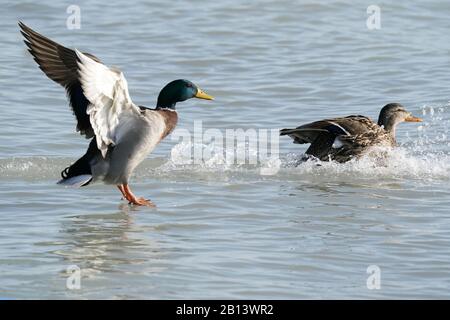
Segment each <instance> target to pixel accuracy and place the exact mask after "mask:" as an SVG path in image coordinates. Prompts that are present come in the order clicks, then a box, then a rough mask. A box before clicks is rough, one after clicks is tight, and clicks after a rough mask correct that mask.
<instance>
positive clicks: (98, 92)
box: [19, 22, 139, 157]
mask: <svg viewBox="0 0 450 320" xmlns="http://www.w3.org/2000/svg"><path fill="white" fill-rule="evenodd" d="M19 26H20V28H21V33H22V35H23V36H24V37H25V44H26V45H27V46H28V49H29V50H28V51H29V52H30V53H31V54H32V55H33V57H34V60H35V61H36V62H37V63H38V65H39V67H40V69H41V70H42V71H44V73H45V74H46V75H47V76H48V77H49V78H50V79H52V80H53V81H55V82H57V83H59V84H60V85H62V86H63V87H64V88H65V89H66V91H67V95H68V98H69V100H70V105H71V107H72V110H73V112H74V114H75V116H76V118H77V131H80V133H81V134H82V135H85V136H86V137H87V138H91V137H93V136H94V135H95V136H96V141H97V147H98V149H99V150H100V151H101V152H102V155H103V157H105V155H106V152H107V150H108V146H109V145H110V144H114V143H115V136H116V132H115V131H116V129H117V126H118V123H119V116H120V115H121V114H122V113H123V112H124V111H128V112H137V113H138V112H139V109H138V108H137V106H135V105H134V104H133V102H132V101H131V98H130V95H129V93H128V85H127V81H126V79H125V77H124V76H123V74H122V72H120V71H119V70H117V69H113V68H111V69H110V68H108V67H106V66H105V65H104V64H102V63H101V62H100V60H99V59H98V58H97V57H95V56H93V55H91V54H89V53H81V52H79V51H78V50H71V49H68V48H66V47H64V46H62V45H60V44H58V43H56V42H54V41H52V40H50V39H48V38H46V37H44V36H43V35H41V34H39V33H37V32H36V31H34V30H32V29H31V28H29V27H27V26H26V25H25V24H23V23H22V22H19Z"/></svg>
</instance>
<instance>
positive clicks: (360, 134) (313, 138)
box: [280, 103, 422, 162]
mask: <svg viewBox="0 0 450 320" xmlns="http://www.w3.org/2000/svg"><path fill="white" fill-rule="evenodd" d="M404 121H406V122H421V121H422V119H420V118H417V117H414V116H412V114H411V113H410V112H408V111H406V109H405V108H404V107H403V106H402V105H401V104H399V103H389V104H387V105H385V106H384V107H383V108H382V109H381V111H380V116H379V117H378V123H375V122H373V121H372V120H371V119H369V118H368V117H365V116H359V115H358V116H348V117H343V118H334V119H325V120H320V121H316V122H311V123H308V124H305V125H302V126H300V127H297V128H295V129H282V130H280V135H281V136H284V135H288V136H289V137H291V138H292V139H293V140H294V143H299V144H303V143H310V144H311V145H310V146H309V148H308V150H306V152H305V153H306V155H307V156H313V157H315V158H317V159H319V160H321V161H330V160H334V161H337V162H346V161H349V160H351V159H353V158H358V157H360V156H362V155H364V154H365V153H366V151H368V150H369V149H370V148H371V147H374V146H386V147H394V146H396V144H397V143H396V140H395V129H396V127H397V125H398V124H399V123H400V122H404Z"/></svg>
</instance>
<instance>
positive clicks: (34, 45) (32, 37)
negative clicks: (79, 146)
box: [19, 22, 100, 138]
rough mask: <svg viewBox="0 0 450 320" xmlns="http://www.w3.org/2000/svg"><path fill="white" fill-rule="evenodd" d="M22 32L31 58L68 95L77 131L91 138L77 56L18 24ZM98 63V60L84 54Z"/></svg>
mask: <svg viewBox="0 0 450 320" xmlns="http://www.w3.org/2000/svg"><path fill="white" fill-rule="evenodd" d="M19 27H20V29H21V31H20V32H21V33H22V35H23V36H24V38H25V40H24V42H25V44H26V45H27V47H28V51H29V52H30V53H31V55H32V56H33V57H34V60H35V61H36V62H37V64H38V65H39V68H40V69H41V70H42V71H43V72H44V73H45V74H46V75H47V77H49V78H50V79H52V80H53V81H55V82H57V83H59V84H60V85H62V86H63V87H64V88H65V89H66V92H67V96H68V98H69V101H70V106H71V107H72V111H73V113H74V114H75V117H76V118H77V131H79V132H80V134H82V135H85V136H86V138H91V137H93V136H94V131H93V129H92V126H91V123H90V121H89V115H88V114H87V113H86V109H87V107H88V104H89V101H88V99H87V98H86V96H85V95H84V93H83V89H82V87H81V84H80V81H79V79H78V64H77V55H76V53H75V51H74V50H71V49H68V48H66V47H64V46H62V45H60V44H58V43H56V42H54V41H52V40H50V39H48V38H46V37H44V36H43V35H41V34H39V33H37V32H36V31H34V30H32V29H31V28H29V27H27V26H26V25H25V24H24V23H22V22H19ZM85 54H86V55H87V56H89V57H90V58H92V59H94V60H95V61H97V62H100V60H99V59H98V58H97V57H95V56H93V55H91V54H88V53H85Z"/></svg>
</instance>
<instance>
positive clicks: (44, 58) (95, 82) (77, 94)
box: [19, 22, 213, 206]
mask: <svg viewBox="0 0 450 320" xmlns="http://www.w3.org/2000/svg"><path fill="white" fill-rule="evenodd" d="M19 26H20V28H21V33H22V35H23V36H24V37H25V44H26V45H27V46H28V48H29V51H30V53H31V54H32V55H33V57H34V60H35V61H36V62H37V63H38V65H39V67H40V68H41V70H42V71H44V73H45V74H46V75H47V76H48V77H49V78H50V79H52V80H53V81H55V82H57V83H59V84H60V85H62V86H63V87H64V88H65V89H66V92H67V95H68V99H69V101H70V105H71V107H72V110H73V112H74V114H75V116H76V118H77V131H79V132H80V134H82V135H84V136H86V138H92V140H91V143H90V144H89V148H88V150H87V152H86V154H85V155H84V156H83V157H81V158H80V159H78V160H77V161H76V162H75V163H74V164H72V165H71V166H69V167H67V168H66V169H65V170H63V171H62V172H61V176H62V179H61V180H60V181H59V182H58V183H59V184H62V185H67V186H76V187H80V186H86V185H88V184H89V183H91V182H93V181H103V182H105V183H107V184H116V185H117V187H118V188H119V190H120V192H121V193H122V195H123V196H124V198H125V199H126V200H128V201H129V203H130V204H135V205H147V206H152V205H153V204H152V202H151V201H150V200H146V199H144V198H139V197H136V196H135V195H134V194H133V193H132V192H131V190H130V187H129V185H128V181H129V178H130V175H131V174H132V172H133V170H134V169H135V168H136V166H137V165H138V164H139V163H141V162H142V161H143V160H144V158H145V157H146V156H147V155H148V154H149V153H150V152H151V151H152V150H153V149H154V148H155V146H156V145H157V144H158V143H159V142H160V141H161V140H162V139H164V138H165V137H166V136H167V135H168V134H169V133H170V132H172V130H173V129H174V128H175V125H176V124H177V120H178V116H177V112H176V110H175V105H176V103H177V102H180V101H185V100H187V99H190V98H194V97H195V98H200V99H207V100H212V99H213V97H211V96H209V95H208V94H206V93H205V92H203V91H202V90H201V89H200V88H198V87H197V86H196V85H195V84H193V83H192V82H190V81H187V80H175V81H172V82H170V83H169V84H167V85H166V86H165V87H164V88H163V89H162V90H161V92H160V93H159V96H158V101H157V105H156V108H155V109H149V108H145V107H142V106H137V105H135V104H134V103H133V102H132V101H131V98H130V95H129V92H128V85H127V81H126V79H125V77H124V75H123V73H122V72H121V71H120V70H118V69H116V68H108V67H107V66H105V65H104V64H102V63H101V62H100V60H99V59H98V58H96V57H95V56H93V55H91V54H88V53H81V52H80V51H78V50H76V49H75V50H71V49H68V48H66V47H63V46H62V45H60V44H58V43H56V42H54V41H52V40H50V39H48V38H46V37H44V36H42V35H41V34H39V33H37V32H35V31H33V30H32V29H30V28H29V27H27V26H26V25H25V24H23V23H21V22H19Z"/></svg>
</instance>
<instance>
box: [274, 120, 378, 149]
mask: <svg viewBox="0 0 450 320" xmlns="http://www.w3.org/2000/svg"><path fill="white" fill-rule="evenodd" d="M376 127H378V125H377V124H376V123H374V122H373V121H372V120H370V119H369V118H367V117H364V116H348V117H344V118H334V119H325V120H320V121H315V122H311V123H307V124H305V125H302V126H300V127H297V128H295V129H282V130H281V131H280V135H282V136H283V135H288V136H290V137H291V138H292V139H294V143H312V142H313V141H315V140H316V139H317V137H318V136H319V135H321V134H323V133H327V134H329V135H331V136H334V137H337V136H353V135H358V134H362V133H364V132H367V131H370V130H374V129H375V128H376Z"/></svg>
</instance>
